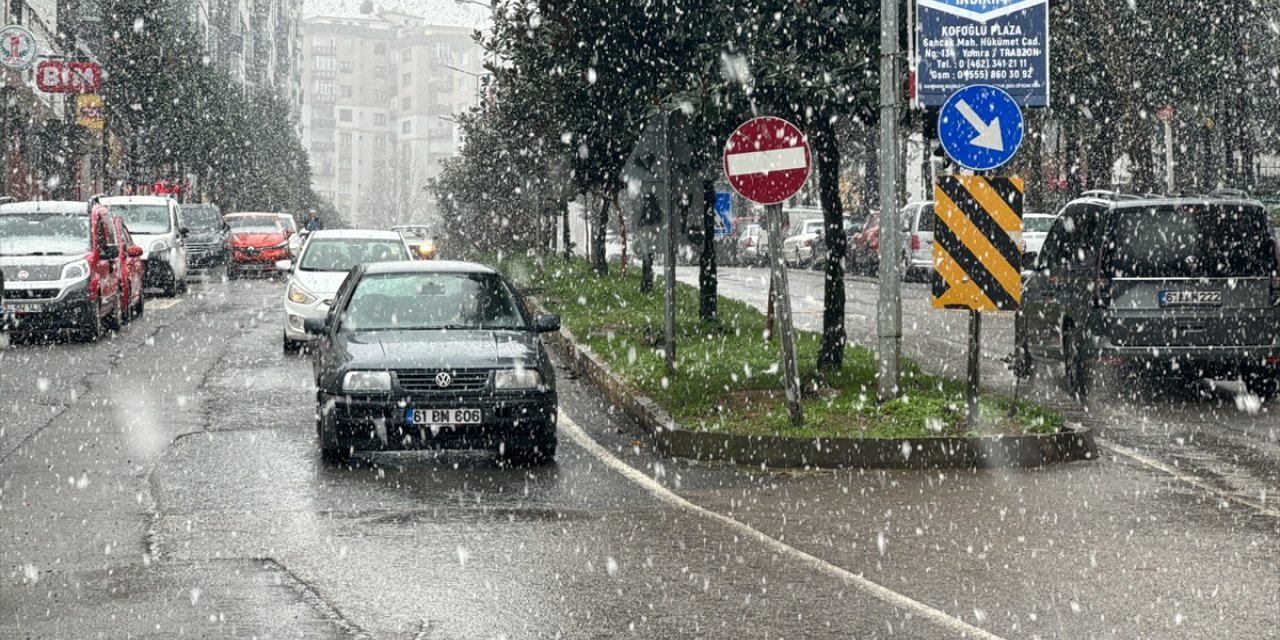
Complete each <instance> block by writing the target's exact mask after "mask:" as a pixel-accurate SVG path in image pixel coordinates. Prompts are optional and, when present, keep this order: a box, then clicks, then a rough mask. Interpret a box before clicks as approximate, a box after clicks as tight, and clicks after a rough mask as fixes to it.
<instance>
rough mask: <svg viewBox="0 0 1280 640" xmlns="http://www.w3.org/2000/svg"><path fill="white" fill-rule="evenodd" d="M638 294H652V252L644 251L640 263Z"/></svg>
mask: <svg viewBox="0 0 1280 640" xmlns="http://www.w3.org/2000/svg"><path fill="white" fill-rule="evenodd" d="M640 293H653V252H652V251H646V252H645V254H644V258H643V260H642V261H641V263H640Z"/></svg>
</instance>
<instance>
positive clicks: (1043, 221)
mask: <svg viewBox="0 0 1280 640" xmlns="http://www.w3.org/2000/svg"><path fill="white" fill-rule="evenodd" d="M1057 218H1058V216H1055V215H1051V214H1046V213H1028V214H1024V215H1023V216H1022V264H1023V265H1024V266H1027V265H1032V264H1035V260H1036V256H1037V255H1039V254H1040V248H1041V247H1043V246H1044V239H1045V237H1046V236H1048V235H1049V229H1050V228H1051V227H1053V221H1054V220H1056V219H1057Z"/></svg>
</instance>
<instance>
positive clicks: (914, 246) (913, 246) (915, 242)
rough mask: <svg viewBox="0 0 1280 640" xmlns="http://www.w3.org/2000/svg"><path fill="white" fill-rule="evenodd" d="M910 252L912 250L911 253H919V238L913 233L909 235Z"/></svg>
mask: <svg viewBox="0 0 1280 640" xmlns="http://www.w3.org/2000/svg"><path fill="white" fill-rule="evenodd" d="M911 250H912V251H919V250H920V236H918V235H916V234H914V233H913V234H911Z"/></svg>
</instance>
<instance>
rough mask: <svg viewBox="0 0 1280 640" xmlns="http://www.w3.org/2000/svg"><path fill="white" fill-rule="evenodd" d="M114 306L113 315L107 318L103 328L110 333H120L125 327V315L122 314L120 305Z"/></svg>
mask: <svg viewBox="0 0 1280 640" xmlns="http://www.w3.org/2000/svg"><path fill="white" fill-rule="evenodd" d="M112 306H113V307H114V308H113V309H112V310H111V314H110V315H108V316H107V319H106V322H105V323H103V328H105V329H106V330H108V331H119V330H120V328H121V327H123V326H124V314H122V313H120V305H118V304H117V305H112Z"/></svg>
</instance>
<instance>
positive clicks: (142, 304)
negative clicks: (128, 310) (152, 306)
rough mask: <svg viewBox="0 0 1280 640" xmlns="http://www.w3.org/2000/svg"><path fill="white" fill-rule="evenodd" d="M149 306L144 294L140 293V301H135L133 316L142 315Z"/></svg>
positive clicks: (139, 316) (138, 316)
mask: <svg viewBox="0 0 1280 640" xmlns="http://www.w3.org/2000/svg"><path fill="white" fill-rule="evenodd" d="M146 308H147V303H146V301H145V300H143V298H142V294H138V301H137V302H135V303H133V317H134V318H135V319H137V318H141V317H142V312H143V311H145V310H146Z"/></svg>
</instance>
